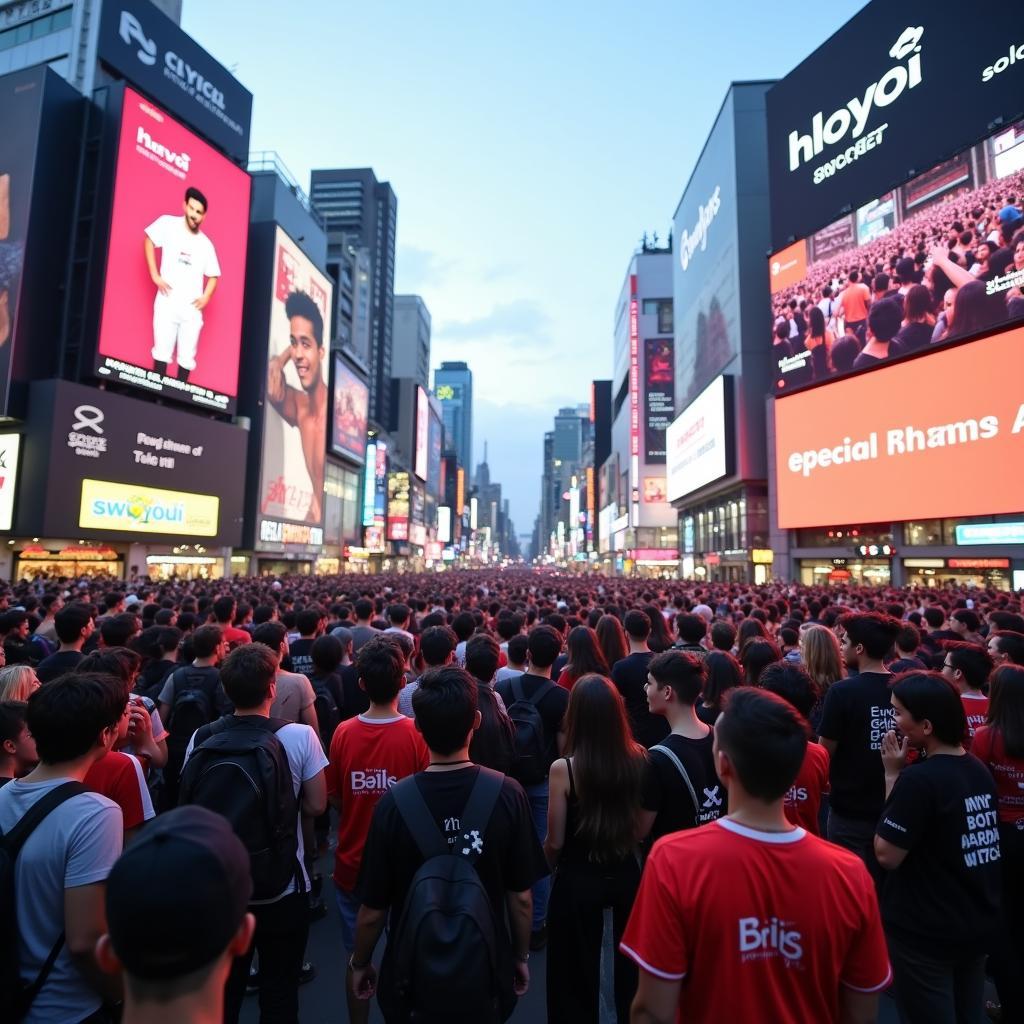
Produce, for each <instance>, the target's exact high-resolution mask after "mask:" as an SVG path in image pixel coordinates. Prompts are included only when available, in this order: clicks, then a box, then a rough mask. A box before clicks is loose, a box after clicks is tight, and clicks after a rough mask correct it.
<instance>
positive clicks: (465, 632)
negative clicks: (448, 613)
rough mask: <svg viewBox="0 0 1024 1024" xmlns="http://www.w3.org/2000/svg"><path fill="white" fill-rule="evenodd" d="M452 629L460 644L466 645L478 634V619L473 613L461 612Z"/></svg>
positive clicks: (453, 620)
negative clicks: (466, 642)
mask: <svg viewBox="0 0 1024 1024" xmlns="http://www.w3.org/2000/svg"><path fill="white" fill-rule="evenodd" d="M452 629H453V630H454V632H455V635H456V636H457V637H458V642H459V643H465V641H467V640H468V639H469V638H470V637H471V636H472V635H473V634H474V633H475V632H476V619H475V618H474V617H473V613H472V612H459V614H458V615H456V616H455V618H454V619H452Z"/></svg>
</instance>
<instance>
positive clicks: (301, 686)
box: [252, 622, 317, 729]
mask: <svg viewBox="0 0 1024 1024" xmlns="http://www.w3.org/2000/svg"><path fill="white" fill-rule="evenodd" d="M252 639H253V642H254V643H258V644H263V645H264V646H265V647H269V648H270V650H271V651H273V652H274V654H275V655H276V656H277V663H278V669H277V679H276V687H275V693H276V697H275V699H274V706H273V707H272V708H271V712H270V714H271V718H283V719H285V721H288V722H302V724H303V725H308V726H310V727H311V728H313V729H316V727H317V719H316V708H315V707H314V706H313V705H314V704H315V703H316V694H315V693H314V692H313V684H312V683H311V682H310V681H309V679H308V678H307V677H306V676H304V675H302V674H301V673H299V672H286V671H285V670H284V669H283V668H281V667H280V666H281V662H283V661H284V659H285V658H286V657H287V656H288V632H287V630H286V629H285V627H284V624H283V623H280V622H264V623H263V625H262V626H257V627H256V628H255V629H254V630H253V631H252Z"/></svg>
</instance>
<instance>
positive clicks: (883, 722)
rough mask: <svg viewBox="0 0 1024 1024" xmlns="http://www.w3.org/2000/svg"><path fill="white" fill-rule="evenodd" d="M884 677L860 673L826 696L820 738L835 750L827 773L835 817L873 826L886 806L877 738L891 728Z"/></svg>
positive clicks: (887, 684)
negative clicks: (834, 745)
mask: <svg viewBox="0 0 1024 1024" xmlns="http://www.w3.org/2000/svg"><path fill="white" fill-rule="evenodd" d="M891 683H892V675H891V674H890V673H888V672H861V673H859V674H858V675H853V676H850V677H849V678H847V679H840V680H839V682H838V683H834V684H833V685H832V686H831V687H830V688H829V691H828V693H826V694H825V707H824V710H823V711H822V715H821V725H820V727H819V733H820V735H821V738H822V739H826V740H834V741H835V742H836V743H837V744H838V746H837V748H836V752H835V754H833V755H832V762H831V768H830V780H831V796H830V797H829V801H830V806H831V807H832V809H833V810H834V811H835V812H836V814H841V815H844V816H845V817H848V818H858V819H860V820H862V821H871V822H875V821H877V820H878V815H879V814H880V813H881V810H882V804H883V803H884V802H885V771H884V769H883V767H882V756H881V750H882V737H883V736H884V735H885V734H886V733H887V732H888V731H889V730H890V729H894V728H895V727H896V719H895V712H894V711H893V707H892V691H891V690H890V688H889V687H890V685H891Z"/></svg>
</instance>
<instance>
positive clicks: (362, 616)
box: [349, 597, 379, 654]
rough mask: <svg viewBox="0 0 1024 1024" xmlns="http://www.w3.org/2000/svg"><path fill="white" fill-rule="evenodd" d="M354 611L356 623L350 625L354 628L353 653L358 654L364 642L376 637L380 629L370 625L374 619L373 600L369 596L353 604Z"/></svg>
mask: <svg viewBox="0 0 1024 1024" xmlns="http://www.w3.org/2000/svg"><path fill="white" fill-rule="evenodd" d="M352 611H353V612H354V613H355V617H356V623H355V625H354V626H350V627H349V628H350V629H351V630H352V653H353V654H358V653H359V649H360V648H361V647H362V646H363V644H365V643H367V642H368V641H369V640H371V639H372V638H373V637H375V636H376V635H377V633H378V632H379V630H376V629H374V628H373V626H371V625H370V623H371V622H372V621H373V602H372V601H370V600H369V599H368V598H365V597H361V598H359V600H358V601H356V603H355V604H354V605H353V606H352Z"/></svg>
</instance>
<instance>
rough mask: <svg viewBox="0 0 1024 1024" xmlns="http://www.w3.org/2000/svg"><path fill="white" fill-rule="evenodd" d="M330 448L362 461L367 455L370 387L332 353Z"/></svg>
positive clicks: (336, 354)
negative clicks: (367, 417)
mask: <svg viewBox="0 0 1024 1024" xmlns="http://www.w3.org/2000/svg"><path fill="white" fill-rule="evenodd" d="M331 393H332V408H331V450H332V451H333V452H334V453H335V454H336V455H347V456H348V457H349V458H350V459H354V460H355V461H356V462H362V461H363V458H364V457H365V454H366V416H367V410H368V408H369V402H370V389H369V388H368V387H367V386H366V385H365V384H364V383H363V382H362V381H361V380H360V379H359V378H358V377H357V376H356V375H355V373H353V372H352V370H350V369H349V368H348V364H347V363H346V362H345V360H344V359H342V358H341V356H340V355H339V354H338V353H337V352H335V353H334V375H333V378H332V387H331Z"/></svg>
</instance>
